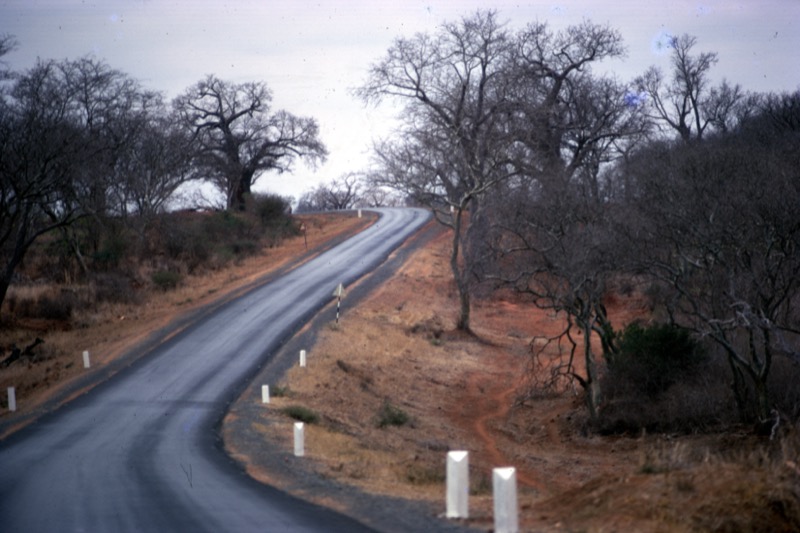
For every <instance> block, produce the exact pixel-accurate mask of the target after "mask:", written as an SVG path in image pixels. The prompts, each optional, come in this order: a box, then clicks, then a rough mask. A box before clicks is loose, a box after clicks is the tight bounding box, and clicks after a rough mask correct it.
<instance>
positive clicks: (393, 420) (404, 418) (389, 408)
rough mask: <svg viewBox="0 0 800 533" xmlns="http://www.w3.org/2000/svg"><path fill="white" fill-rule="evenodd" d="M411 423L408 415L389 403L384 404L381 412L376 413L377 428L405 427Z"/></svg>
mask: <svg viewBox="0 0 800 533" xmlns="http://www.w3.org/2000/svg"><path fill="white" fill-rule="evenodd" d="M410 421H411V417H409V416H408V413H406V412H405V411H403V410H402V409H400V408H399V407H395V406H394V405H392V404H391V403H390V402H388V401H387V402H384V404H383V406H381V410H380V411H378V427H379V428H385V427H387V426H405V425H406V424H408V423H409V422H410Z"/></svg>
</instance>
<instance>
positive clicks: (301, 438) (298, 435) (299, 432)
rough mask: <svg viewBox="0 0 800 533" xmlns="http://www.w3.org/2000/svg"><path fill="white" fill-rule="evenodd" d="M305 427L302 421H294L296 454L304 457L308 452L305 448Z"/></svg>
mask: <svg viewBox="0 0 800 533" xmlns="http://www.w3.org/2000/svg"><path fill="white" fill-rule="evenodd" d="M304 433H305V428H304V427H303V423H302V422H295V423H294V456H295V457H303V456H304V455H305V452H306V448H305V435H304Z"/></svg>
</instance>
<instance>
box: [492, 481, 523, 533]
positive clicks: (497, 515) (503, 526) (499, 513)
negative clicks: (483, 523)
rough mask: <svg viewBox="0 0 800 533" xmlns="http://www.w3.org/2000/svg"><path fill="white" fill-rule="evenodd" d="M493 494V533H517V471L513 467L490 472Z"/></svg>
mask: <svg viewBox="0 0 800 533" xmlns="http://www.w3.org/2000/svg"><path fill="white" fill-rule="evenodd" d="M492 490H493V494H494V530H495V533H517V532H518V531H519V510H518V509H517V471H516V469H515V468H513V467H508V468H495V469H494V470H492Z"/></svg>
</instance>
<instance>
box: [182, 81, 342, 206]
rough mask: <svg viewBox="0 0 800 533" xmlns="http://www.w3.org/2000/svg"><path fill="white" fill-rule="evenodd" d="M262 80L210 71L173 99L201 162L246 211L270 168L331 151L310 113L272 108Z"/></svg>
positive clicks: (232, 203)
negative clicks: (249, 197)
mask: <svg viewBox="0 0 800 533" xmlns="http://www.w3.org/2000/svg"><path fill="white" fill-rule="evenodd" d="M271 103H272V93H271V91H270V90H269V88H268V87H267V85H266V84H265V83H263V82H248V83H228V82H226V81H223V80H220V79H219V78H217V77H216V76H213V75H210V76H208V77H206V78H205V79H203V80H201V81H199V82H197V83H196V84H195V85H194V86H192V87H190V88H189V89H187V90H186V92H184V93H183V94H182V95H181V96H179V97H177V98H176V99H175V101H174V106H175V109H176V110H177V112H178V113H179V115H180V117H181V120H182V122H183V124H184V126H185V127H186V128H187V129H188V130H190V131H191V132H192V134H193V135H194V137H195V154H196V164H197V166H198V167H199V169H201V170H202V171H203V172H205V179H206V180H208V181H210V182H211V183H213V184H214V185H215V186H216V187H217V188H218V189H219V190H220V191H222V192H224V193H225V195H226V198H227V200H226V201H227V206H228V208H235V209H244V207H245V197H246V196H247V195H248V194H249V193H250V191H251V188H252V186H253V184H254V183H255V182H256V180H258V178H259V177H260V176H261V175H262V174H263V173H264V172H267V171H276V172H278V173H283V172H289V171H291V170H292V168H293V165H294V163H295V162H296V161H297V160H298V159H302V160H304V161H305V162H307V163H310V164H312V165H313V164H316V163H318V162H322V161H324V160H325V158H326V156H327V154H328V152H327V150H326V149H325V146H324V144H323V143H322V141H321V140H320V139H319V127H318V126H317V122H316V120H314V119H313V118H310V117H298V116H296V115H293V114H291V113H289V112H288V111H284V110H277V111H273V110H272V108H271Z"/></svg>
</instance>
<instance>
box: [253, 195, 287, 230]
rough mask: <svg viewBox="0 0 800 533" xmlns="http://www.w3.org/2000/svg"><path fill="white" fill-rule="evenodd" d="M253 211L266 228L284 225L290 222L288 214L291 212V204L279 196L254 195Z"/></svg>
mask: <svg viewBox="0 0 800 533" xmlns="http://www.w3.org/2000/svg"><path fill="white" fill-rule="evenodd" d="M251 205H252V207H251V209H252V212H253V214H254V215H255V216H256V217H258V220H259V221H260V222H261V225H262V226H264V227H269V226H274V225H283V224H285V223H287V222H288V221H289V218H288V217H287V216H286V214H287V213H288V212H289V211H290V209H291V207H290V203H289V201H288V200H287V199H286V198H283V197H282V196H278V195H277V194H254V195H252V197H251Z"/></svg>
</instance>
